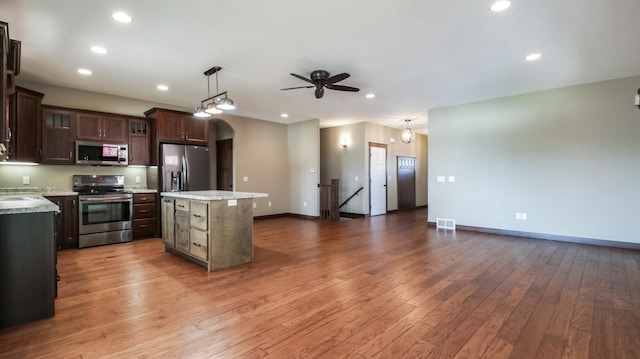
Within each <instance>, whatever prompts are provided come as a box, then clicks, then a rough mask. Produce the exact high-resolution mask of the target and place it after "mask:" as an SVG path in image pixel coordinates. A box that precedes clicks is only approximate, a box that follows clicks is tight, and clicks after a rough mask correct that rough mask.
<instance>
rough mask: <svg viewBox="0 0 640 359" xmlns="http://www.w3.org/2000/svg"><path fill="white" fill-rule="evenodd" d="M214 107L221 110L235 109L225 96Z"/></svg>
mask: <svg viewBox="0 0 640 359" xmlns="http://www.w3.org/2000/svg"><path fill="white" fill-rule="evenodd" d="M216 107H217V108H219V109H221V110H235V109H236V105H235V104H234V103H233V100H232V99H230V98H228V97H227V96H226V95H225V97H224V98H223V99H221V100H220V102H218V104H217V105H216Z"/></svg>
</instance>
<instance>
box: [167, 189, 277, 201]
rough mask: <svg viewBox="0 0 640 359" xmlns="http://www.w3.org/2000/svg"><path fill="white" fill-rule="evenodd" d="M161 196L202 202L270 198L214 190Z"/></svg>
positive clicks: (251, 193)
mask: <svg viewBox="0 0 640 359" xmlns="http://www.w3.org/2000/svg"><path fill="white" fill-rule="evenodd" d="M160 195H161V196H163V197H173V198H183V199H195V200H200V201H221V200H229V199H243V198H260V197H269V194H268V193H256V192H233V191H213V190H211V191H179V192H162V193H161V194H160Z"/></svg>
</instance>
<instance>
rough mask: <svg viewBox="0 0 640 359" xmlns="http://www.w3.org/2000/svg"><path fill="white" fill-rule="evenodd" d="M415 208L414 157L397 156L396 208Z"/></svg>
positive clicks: (400, 209)
mask: <svg viewBox="0 0 640 359" xmlns="http://www.w3.org/2000/svg"><path fill="white" fill-rule="evenodd" d="M415 208H416V158H415V157H404V156H398V210H399V211H402V210H411V209H415Z"/></svg>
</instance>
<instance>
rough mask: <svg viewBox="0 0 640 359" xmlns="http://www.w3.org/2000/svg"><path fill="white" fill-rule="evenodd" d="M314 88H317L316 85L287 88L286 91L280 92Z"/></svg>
mask: <svg viewBox="0 0 640 359" xmlns="http://www.w3.org/2000/svg"><path fill="white" fill-rule="evenodd" d="M312 87H315V86H314V85H309V86H296V87H287V88H286V89H280V91H283V90H295V89H310V88H312Z"/></svg>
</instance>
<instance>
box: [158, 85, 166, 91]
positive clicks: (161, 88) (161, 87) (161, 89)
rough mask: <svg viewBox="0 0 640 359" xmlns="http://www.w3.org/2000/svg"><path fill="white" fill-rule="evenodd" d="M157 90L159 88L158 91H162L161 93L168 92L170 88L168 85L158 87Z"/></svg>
mask: <svg viewBox="0 0 640 359" xmlns="http://www.w3.org/2000/svg"><path fill="white" fill-rule="evenodd" d="M156 88H157V89H158V90H160V91H167V90H169V86H167V85H158V86H156Z"/></svg>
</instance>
